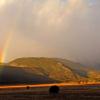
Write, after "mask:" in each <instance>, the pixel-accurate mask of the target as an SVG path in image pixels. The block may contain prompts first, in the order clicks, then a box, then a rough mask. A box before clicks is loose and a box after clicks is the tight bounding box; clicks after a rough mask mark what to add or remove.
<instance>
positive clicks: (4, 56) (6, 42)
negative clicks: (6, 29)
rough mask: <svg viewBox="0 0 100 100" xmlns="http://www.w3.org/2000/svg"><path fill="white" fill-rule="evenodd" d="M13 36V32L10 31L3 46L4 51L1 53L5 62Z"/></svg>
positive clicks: (2, 61) (2, 60)
mask: <svg viewBox="0 0 100 100" xmlns="http://www.w3.org/2000/svg"><path fill="white" fill-rule="evenodd" d="M12 36H13V33H8V34H7V37H6V41H5V43H4V44H5V45H4V47H3V52H2V54H1V63H5V60H6V55H7V51H8V49H9V44H10V42H11V39H12Z"/></svg>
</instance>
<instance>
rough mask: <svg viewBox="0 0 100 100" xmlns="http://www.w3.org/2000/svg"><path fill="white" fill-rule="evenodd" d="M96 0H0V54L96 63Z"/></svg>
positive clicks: (99, 29)
mask: <svg viewBox="0 0 100 100" xmlns="http://www.w3.org/2000/svg"><path fill="white" fill-rule="evenodd" d="M99 43H100V0H0V55H2V56H1V59H2V61H3V62H8V61H11V60H13V59H15V58H20V57H58V58H66V59H69V60H72V61H75V62H79V63H81V64H84V65H86V66H99V64H100V47H99Z"/></svg>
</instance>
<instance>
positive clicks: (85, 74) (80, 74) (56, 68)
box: [9, 58, 100, 82]
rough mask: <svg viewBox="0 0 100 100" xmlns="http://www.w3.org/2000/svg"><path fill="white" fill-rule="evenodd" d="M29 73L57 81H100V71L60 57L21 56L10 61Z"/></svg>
mask: <svg viewBox="0 0 100 100" xmlns="http://www.w3.org/2000/svg"><path fill="white" fill-rule="evenodd" d="M9 65H10V66H14V67H20V68H22V69H23V70H24V71H25V72H27V73H28V74H29V73H31V74H33V73H34V74H35V75H41V76H43V77H48V79H52V80H56V82H79V81H89V82H90V81H94V82H96V81H100V72H99V71H96V70H94V69H91V68H89V67H84V66H82V65H81V64H78V63H74V62H71V61H69V60H66V59H58V58H19V59H16V60H13V61H11V62H9Z"/></svg>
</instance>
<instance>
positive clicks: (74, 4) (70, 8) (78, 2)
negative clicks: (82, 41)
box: [1, 0, 85, 63]
mask: <svg viewBox="0 0 100 100" xmlns="http://www.w3.org/2000/svg"><path fill="white" fill-rule="evenodd" d="M2 1H5V0H2ZM48 2H50V1H48ZM3 3H4V2H2V4H3ZM52 3H54V0H52ZM84 4H85V1H83V0H68V2H67V3H66V4H65V7H64V9H63V13H62V14H61V13H60V14H59V18H60V22H63V19H64V18H65V17H66V16H67V17H68V15H71V14H72V13H73V12H74V11H75V9H77V8H78V9H80V8H81V7H83V8H82V9H84V8H85V7H84V6H85V5H84ZM44 9H47V8H45V5H44ZM48 9H49V8H48ZM40 10H41V11H43V12H45V10H43V9H40ZM19 16H20V13H19V14H18V16H17V18H19ZM40 16H41V15H40ZM59 18H58V19H59ZM56 19H57V18H56ZM48 20H50V19H48ZM70 21H71V20H70V16H69V17H68V23H70ZM54 24H55V23H54ZM59 25H61V24H59ZM68 25H69V24H68ZM55 26H56V25H55ZM12 36H13V32H10V33H8V34H7V38H6V41H5V43H4V47H3V52H2V56H1V63H4V62H5V61H6V57H7V53H8V49H9V45H10V42H11V39H12Z"/></svg>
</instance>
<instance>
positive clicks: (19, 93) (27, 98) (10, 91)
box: [0, 84, 100, 100]
mask: <svg viewBox="0 0 100 100" xmlns="http://www.w3.org/2000/svg"><path fill="white" fill-rule="evenodd" d="M54 85H56V86H59V89H60V91H59V93H58V94H50V92H49V89H50V87H52V86H54ZM0 100H100V84H80V85H79V84H75V85H72V84H66V85H65V84H42V85H16V86H1V87H0Z"/></svg>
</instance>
